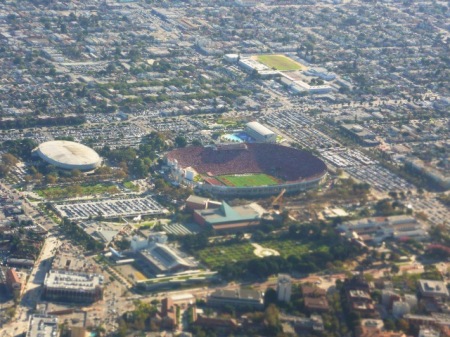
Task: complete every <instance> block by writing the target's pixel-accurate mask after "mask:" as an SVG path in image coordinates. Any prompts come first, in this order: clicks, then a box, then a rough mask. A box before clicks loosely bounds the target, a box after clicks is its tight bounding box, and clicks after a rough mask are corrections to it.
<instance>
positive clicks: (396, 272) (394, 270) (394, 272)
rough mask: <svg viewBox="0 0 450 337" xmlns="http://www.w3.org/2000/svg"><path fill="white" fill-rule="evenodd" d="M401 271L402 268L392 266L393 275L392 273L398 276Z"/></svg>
mask: <svg viewBox="0 0 450 337" xmlns="http://www.w3.org/2000/svg"><path fill="white" fill-rule="evenodd" d="M399 271H400V268H399V266H397V265H396V264H393V265H392V266H391V273H392V274H398V272H399Z"/></svg>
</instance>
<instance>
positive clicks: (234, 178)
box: [217, 173, 279, 187]
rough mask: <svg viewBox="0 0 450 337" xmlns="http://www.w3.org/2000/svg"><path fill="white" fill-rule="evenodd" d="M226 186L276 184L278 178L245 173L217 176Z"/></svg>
mask: <svg viewBox="0 0 450 337" xmlns="http://www.w3.org/2000/svg"><path fill="white" fill-rule="evenodd" d="M217 180H220V181H221V182H222V183H224V184H225V185H227V186H235V187H247V186H265V185H276V184H278V183H279V182H278V180H277V179H275V178H274V177H271V176H269V175H267V174H263V173H258V174H245V175H225V176H219V177H217Z"/></svg>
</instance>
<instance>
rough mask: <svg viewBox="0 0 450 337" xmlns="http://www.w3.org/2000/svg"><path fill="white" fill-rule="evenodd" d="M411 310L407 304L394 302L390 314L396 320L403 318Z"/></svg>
mask: <svg viewBox="0 0 450 337" xmlns="http://www.w3.org/2000/svg"><path fill="white" fill-rule="evenodd" d="M410 311H411V308H410V306H409V304H408V303H407V302H403V301H396V302H394V303H393V304H392V314H393V315H394V317H396V318H400V317H403V316H404V315H406V314H409V313H410Z"/></svg>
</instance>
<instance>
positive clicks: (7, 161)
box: [2, 153, 19, 166]
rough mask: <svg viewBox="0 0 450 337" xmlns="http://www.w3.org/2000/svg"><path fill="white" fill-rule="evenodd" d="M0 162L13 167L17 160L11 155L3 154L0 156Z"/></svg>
mask: <svg viewBox="0 0 450 337" xmlns="http://www.w3.org/2000/svg"><path fill="white" fill-rule="evenodd" d="M2 161H3V163H4V164H5V165H6V166H14V165H16V164H17V163H18V162H19V159H17V158H16V157H15V156H13V155H12V154H11V153H4V154H3V155H2Z"/></svg>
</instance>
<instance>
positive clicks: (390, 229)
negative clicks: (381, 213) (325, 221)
mask: <svg viewBox="0 0 450 337" xmlns="http://www.w3.org/2000/svg"><path fill="white" fill-rule="evenodd" d="M338 229H339V230H341V231H343V232H345V233H346V234H347V235H348V236H349V237H356V238H359V239H360V240H362V241H373V242H375V243H380V242H382V241H384V240H385V239H387V238H395V239H402V238H412V239H415V240H424V239H426V238H428V233H427V232H426V231H425V229H424V228H423V225H422V224H421V223H419V222H418V221H417V220H416V219H415V218H414V217H412V216H409V215H395V216H389V217H374V218H364V219H359V220H352V221H347V222H344V223H342V224H340V225H339V226H338Z"/></svg>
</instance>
